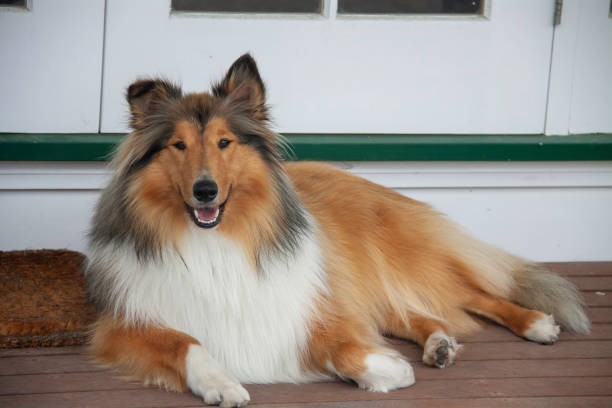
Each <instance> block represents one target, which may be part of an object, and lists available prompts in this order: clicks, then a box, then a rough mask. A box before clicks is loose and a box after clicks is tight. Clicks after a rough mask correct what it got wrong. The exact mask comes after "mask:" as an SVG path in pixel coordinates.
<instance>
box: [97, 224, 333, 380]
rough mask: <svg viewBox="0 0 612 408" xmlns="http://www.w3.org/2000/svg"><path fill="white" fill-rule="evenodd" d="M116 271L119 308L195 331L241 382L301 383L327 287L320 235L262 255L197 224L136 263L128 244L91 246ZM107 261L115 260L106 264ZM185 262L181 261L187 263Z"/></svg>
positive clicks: (142, 318)
mask: <svg viewBox="0 0 612 408" xmlns="http://www.w3.org/2000/svg"><path fill="white" fill-rule="evenodd" d="M93 252H94V253H93V254H92V256H93V257H95V258H97V259H103V260H105V262H106V264H107V265H108V268H107V270H109V272H108V273H112V274H115V276H114V282H115V284H114V287H113V288H112V291H113V295H114V296H115V297H114V299H115V302H116V303H115V304H116V306H117V310H116V311H117V312H118V313H121V314H123V315H124V316H125V317H126V318H127V319H128V320H129V321H132V322H136V321H137V322H148V323H153V324H159V325H162V326H165V327H169V328H172V329H175V330H179V331H182V332H184V333H187V334H189V335H191V336H193V337H195V338H196V339H197V340H198V341H200V343H201V344H202V346H203V347H204V348H205V349H206V350H207V351H208V352H209V353H210V355H211V356H212V357H213V358H214V359H215V360H216V361H218V362H219V364H220V365H221V366H223V367H224V368H226V369H227V370H228V372H229V373H231V374H232V375H233V376H234V377H235V378H236V379H238V380H239V381H240V382H246V383H269V382H303V381H309V380H313V379H315V378H316V377H315V376H314V375H313V374H309V373H306V372H304V371H303V370H302V367H301V362H302V361H301V358H302V356H303V352H304V349H305V347H306V342H307V339H308V326H309V322H310V320H311V317H312V316H313V312H314V310H313V308H314V304H315V300H316V299H317V297H318V296H319V294H321V293H325V292H326V290H327V287H326V281H325V277H324V274H323V269H322V265H321V251H320V248H319V247H318V244H317V241H316V237H315V233H312V232H305V233H303V234H302V236H301V237H300V238H299V247H298V248H297V250H296V252H295V255H293V256H286V255H281V254H277V255H275V256H274V257H269V258H268V259H264V260H262V265H261V271H260V272H257V271H256V270H255V268H254V267H253V265H252V264H251V263H250V262H249V261H248V259H247V257H246V255H245V252H244V250H243V248H242V247H241V246H240V245H239V244H238V243H236V242H234V241H233V240H231V239H228V238H226V237H225V236H223V235H222V234H221V233H219V232H217V231H215V230H206V229H201V228H198V227H196V226H192V227H191V229H190V231H189V233H188V234H187V236H185V237H184V239H183V243H182V246H181V248H180V252H181V255H182V259H181V257H180V256H179V255H178V254H177V253H176V251H174V250H171V249H168V250H167V251H165V252H164V254H163V261H159V262H154V261H140V262H139V261H138V260H137V258H136V254H135V253H134V251H133V250H132V249H130V248H123V249H122V250H121V251H117V250H116V249H115V250H113V249H112V247H111V246H110V245H109V246H108V247H106V248H102V249H101V250H97V251H93ZM109 261H110V264H109ZM183 261H184V262H183Z"/></svg>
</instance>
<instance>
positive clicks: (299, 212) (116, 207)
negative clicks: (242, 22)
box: [85, 55, 589, 407]
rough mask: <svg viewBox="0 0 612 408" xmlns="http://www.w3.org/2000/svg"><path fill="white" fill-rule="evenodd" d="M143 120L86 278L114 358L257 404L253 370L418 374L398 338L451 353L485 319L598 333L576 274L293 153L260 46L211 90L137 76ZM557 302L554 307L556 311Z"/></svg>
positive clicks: (554, 332) (522, 331) (198, 390)
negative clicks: (276, 115)
mask: <svg viewBox="0 0 612 408" xmlns="http://www.w3.org/2000/svg"><path fill="white" fill-rule="evenodd" d="M127 100H128V103H129V106H130V110H131V121H130V124H131V127H132V128H133V131H132V132H131V133H130V134H129V136H128V137H127V138H126V139H125V141H124V142H123V143H122V144H121V146H120V147H119V148H118V150H117V152H116V155H115V157H114V161H113V164H114V166H115V167H116V175H115V176H114V178H113V180H112V181H111V182H110V184H109V186H108V187H107V188H106V189H105V190H104V192H103V193H102V196H101V198H100V201H99V203H98V206H97V210H96V214H95V217H94V219H93V227H92V231H91V235H90V253H89V255H90V257H89V263H88V265H87V267H86V271H85V274H86V277H87V279H88V282H89V288H90V292H91V296H92V298H93V299H94V300H95V301H96V302H97V304H98V305H99V307H100V310H101V316H100V318H99V320H98V321H97V323H96V325H95V327H94V330H93V335H92V342H91V346H92V352H93V353H94V355H95V357H96V358H97V359H99V360H100V361H102V362H104V363H106V364H109V365H110V366H112V367H115V368H117V369H119V370H121V371H122V372H123V373H125V374H128V375H131V376H133V377H136V378H138V379H140V380H142V381H144V382H145V383H154V384H158V385H160V386H163V387H166V388H169V389H174V390H183V389H186V388H189V389H190V390H191V391H192V392H193V393H195V394H197V395H199V396H200V397H202V398H203V399H204V401H205V402H206V403H209V404H221V406H224V407H225V406H243V405H245V404H247V402H248V401H249V394H248V393H247V391H246V390H245V389H244V388H243V387H242V386H241V384H240V383H241V382H244V383H273V382H305V381H314V380H320V379H324V378H330V377H334V376H337V377H340V378H342V379H345V380H352V381H354V382H356V383H357V384H358V385H359V387H361V388H364V389H366V390H369V391H381V392H386V391H390V390H393V389H395V388H400V387H408V386H410V385H412V384H413V383H414V381H415V379H414V375H413V370H412V367H411V366H410V364H409V363H408V362H407V361H406V360H405V359H404V357H402V355H400V354H399V353H397V352H396V351H394V350H393V349H392V348H390V347H389V346H388V345H387V344H386V342H385V339H384V337H383V335H392V336H397V337H401V338H405V339H410V340H412V341H415V342H416V343H418V344H420V345H421V346H422V347H423V349H424V351H423V361H424V362H425V364H428V365H431V366H435V367H440V368H444V367H448V366H450V365H451V364H452V363H453V361H454V359H455V356H456V354H457V352H458V350H459V349H460V347H461V346H460V345H459V344H458V343H457V341H456V340H455V337H454V336H458V335H464V334H466V333H468V332H470V331H471V330H473V329H475V328H477V327H478V326H479V325H478V323H477V321H476V320H477V319H475V318H474V315H478V316H483V317H486V318H488V319H490V320H493V321H495V322H497V323H499V324H501V325H503V326H506V327H508V328H509V329H510V330H512V331H513V332H514V333H516V334H517V335H519V336H522V337H524V338H526V339H528V340H531V341H535V342H539V343H544V344H550V343H553V342H554V341H555V340H557V336H558V335H559V330H560V328H559V326H558V325H557V324H556V323H555V321H556V322H558V323H559V324H560V325H561V326H562V327H564V328H566V329H568V330H573V331H576V332H580V333H586V332H588V331H589V321H588V319H587V317H586V316H585V314H584V311H583V306H582V301H581V298H580V296H579V294H578V292H577V291H576V289H575V288H574V287H573V286H572V285H571V284H570V283H568V282H567V281H566V280H564V279H562V278H560V277H558V276H556V275H553V274H551V273H549V272H547V271H545V270H544V269H543V268H542V267H540V266H538V265H536V264H534V263H531V262H529V261H526V260H524V259H521V258H519V257H516V256H513V255H510V254H508V253H506V252H504V251H502V250H499V249H496V248H493V247H491V246H489V245H487V244H485V243H483V242H480V241H478V240H477V239H475V238H472V237H470V236H469V235H467V234H466V233H465V232H463V231H462V230H461V228H459V227H458V226H457V225H456V224H454V223H452V222H451V221H449V220H448V219H446V218H445V217H444V216H442V215H441V214H439V213H438V212H436V211H435V210H433V209H432V208H431V207H430V206H428V205H427V204H424V203H421V202H418V201H414V200H411V199H409V198H406V197H404V196H402V195H400V194H397V193H395V192H393V191H391V190H389V189H387V188H384V187H381V186H379V185H376V184H373V183H370V182H368V181H366V180H363V179H361V178H359V177H356V176H354V175H351V174H349V173H346V172H344V171H341V170H338V169H335V168H333V167H330V166H327V165H324V164H316V163H283V161H282V153H281V152H282V151H283V146H282V140H281V139H280V137H279V135H277V134H275V133H274V132H273V131H272V130H270V128H269V127H268V109H267V107H266V104H265V89H264V85H263V83H262V81H261V78H260V76H259V73H258V70H257V66H256V65H255V61H254V60H253V58H251V56H250V55H244V56H242V57H240V58H239V59H238V60H237V61H236V62H235V63H234V64H233V65H232V66H231V67H230V69H229V72H228V73H227V75H226V76H225V78H224V79H223V80H222V81H221V82H220V83H219V84H217V85H215V86H213V88H212V91H211V92H210V93H194V94H186V95H184V94H183V93H182V91H181V89H180V88H179V87H177V86H175V85H173V84H171V83H169V82H167V81H165V80H159V79H152V80H140V81H137V82H135V83H134V84H132V85H131V86H130V87H129V89H128V90H127ZM553 316H554V318H553Z"/></svg>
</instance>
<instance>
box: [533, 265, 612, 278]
mask: <svg viewBox="0 0 612 408" xmlns="http://www.w3.org/2000/svg"><path fill="white" fill-rule="evenodd" d="M543 265H544V266H546V267H547V268H548V269H550V270H551V271H553V272H555V273H558V274H559V275H563V276H610V275H612V262H546V263H543Z"/></svg>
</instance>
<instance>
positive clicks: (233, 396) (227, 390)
mask: <svg viewBox="0 0 612 408" xmlns="http://www.w3.org/2000/svg"><path fill="white" fill-rule="evenodd" d="M192 391H193V390H192ZM201 392H202V393H199V392H195V391H194V393H196V394H199V395H200V396H202V398H203V399H204V402H206V403H207V404H209V405H219V406H221V407H244V406H246V405H247V404H248V403H249V401H250V400H251V398H250V396H249V393H248V392H247V390H245V389H244V387H243V386H242V385H240V384H239V383H237V382H234V383H231V382H230V383H225V384H222V383H219V384H205V385H203V387H202V390H201Z"/></svg>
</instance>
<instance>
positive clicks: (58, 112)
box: [0, 0, 104, 133]
mask: <svg viewBox="0 0 612 408" xmlns="http://www.w3.org/2000/svg"><path fill="white" fill-rule="evenodd" d="M0 4H3V5H4V6H0V132H47V133H79V132H81V133H96V132H98V128H99V114H100V89H101V88H100V87H101V75H102V42H103V35H104V0H87V1H82V0H53V1H51V0H42V1H41V0H29V1H26V0H22V1H12V2H11V1H6V2H2V3H0Z"/></svg>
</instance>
